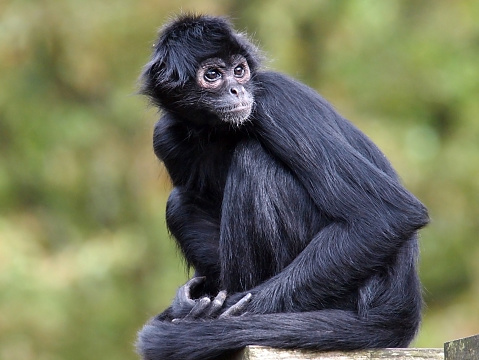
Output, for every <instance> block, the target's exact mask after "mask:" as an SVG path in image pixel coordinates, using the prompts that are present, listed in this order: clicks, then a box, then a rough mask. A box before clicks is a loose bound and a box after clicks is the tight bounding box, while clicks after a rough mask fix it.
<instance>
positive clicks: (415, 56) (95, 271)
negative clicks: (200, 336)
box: [0, 0, 479, 360]
mask: <svg viewBox="0 0 479 360" xmlns="http://www.w3.org/2000/svg"><path fill="white" fill-rule="evenodd" d="M181 10H183V11H196V12H203V13H210V14H213V15H229V16H230V17H231V18H232V20H233V22H234V24H235V26H236V28H237V29H239V30H244V31H247V32H248V33H249V34H250V35H251V36H252V37H253V38H254V40H255V42H256V43H257V44H258V45H259V46H260V47H261V48H262V49H263V50H264V51H265V54H266V56H267V57H268V59H269V61H267V62H266V64H265V67H267V68H272V69H275V70H279V71H282V72H285V73H287V74H289V75H291V76H293V77H295V78H297V79H299V80H301V81H303V82H305V83H307V84H308V85H310V86H312V87H314V88H315V89H317V90H318V91H319V92H320V93H321V94H322V95H323V96H324V97H326V98H327V99H328V100H329V101H331V102H332V103H333V104H334V105H335V107H336V108H337V109H338V110H339V112H340V113H342V114H343V115H345V116H346V117H347V118H349V119H350V120H352V121H353V122H354V123H355V124H357V125H358V126H359V127H360V128H361V129H362V130H363V131H364V132H365V133H366V134H368V135H369V136H370V137H371V138H372V139H373V140H374V141H375V142H376V143H377V144H378V145H379V146H380V148H381V149H382V150H383V151H384V152H385V153H386V155H387V156H388V157H389V158H390V160H391V162H392V163H393V165H394V166H395V168H396V169H397V171H398V172H399V174H400V175H401V177H402V179H403V181H404V183H405V184H406V186H407V187H408V188H409V189H410V190H411V191H412V192H413V193H414V194H416V195H417V196H418V197H419V198H420V199H421V200H422V201H423V202H424V203H425V204H426V205H427V206H428V208H429V209H430V214H431V218H432V222H431V224H430V225H429V226H428V228H427V229H425V230H424V231H422V232H421V249H422V257H421V268H420V272H421V277H422V280H423V283H424V296H425V300H426V304H427V307H426V309H425V313H424V321H423V326H422V330H421V332H420V334H419V336H418V338H417V341H416V342H415V344H414V346H419V347H442V344H443V342H444V341H448V340H452V339H455V338H458V337H463V336H468V335H472V334H474V333H479V306H478V305H477V304H478V300H477V299H478V298H479V260H478V259H479V241H478V240H479V239H478V234H479V120H478V114H479V101H478V98H479V2H477V1H473V0H471V1H461V0H459V1H454V2H452V1H448V0H434V1H432V0H428V1H421V2H417V1H412V0H403V1H399V0H392V1H379V0H376V1H373V0H365V1H316V0H306V1H290V0H276V1H253V0H249V1H245V0H242V1H233V0H229V1H222V2H215V1H206V0H205V1H198V0H197V1H181V2H179V1H172V0H171V1H170V0H162V1H161V2H160V1H153V0H140V1H137V0H135V1H134V0H115V1H113V0H106V1H92V0H81V1H80V0H65V1H54V0H36V1H26V0H24V1H20V0H16V1H0V87H1V88H0V358H1V359H16V360H30V359H32V360H33V359H35V360H57V359H71V360H80V359H92V358H98V357H101V358H104V359H136V358H137V355H136V354H135V353H134V347H133V344H134V341H135V337H136V331H137V330H138V329H139V328H140V327H141V325H142V324H143V323H144V322H145V321H146V320H147V319H148V318H149V317H150V316H152V315H154V314H155V313H157V312H159V311H161V310H162V309H164V308H165V307H166V306H167V305H168V303H169V302H170V301H171V299H172V297H173V296H174V292H175V289H176V287H177V286H179V285H180V284H182V283H183V282H184V281H185V279H186V278H187V276H188V274H187V271H186V269H185V266H184V264H183V263H182V260H181V257H180V256H179V254H178V252H177V251H176V249H175V246H174V244H173V242H172V241H171V240H170V239H169V237H168V234H167V231H166V229H165V220H164V208H165V201H166V198H167V194H168V192H169V190H170V183H169V180H168V178H167V174H166V171H165V170H164V169H163V168H162V165H161V164H159V163H158V161H157V160H156V159H155V157H154V155H153V152H152V149H151V134H152V127H153V124H154V122H155V121H156V119H157V117H158V115H157V113H156V111H155V110H154V109H152V108H149V107H148V106H147V102H146V100H145V99H143V98H141V97H140V96H138V95H136V94H135V92H136V90H137V83H136V81H137V78H138V75H139V73H140V71H141V67H142V66H143V65H144V64H145V63H146V62H147V60H148V58H149V55H150V51H151V46H152V44H153V41H154V39H155V37H156V31H157V29H158V28H159V27H160V25H161V24H163V23H164V22H165V21H166V20H167V19H169V18H170V17H171V16H172V15H173V14H175V13H176V14H177V13H179V12H180V11H181Z"/></svg>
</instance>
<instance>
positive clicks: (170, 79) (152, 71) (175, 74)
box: [141, 47, 188, 95]
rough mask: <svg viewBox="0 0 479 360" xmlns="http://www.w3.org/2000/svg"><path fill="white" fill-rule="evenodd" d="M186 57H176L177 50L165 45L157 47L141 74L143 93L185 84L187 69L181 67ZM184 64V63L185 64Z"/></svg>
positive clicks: (170, 88) (174, 87)
mask: <svg viewBox="0 0 479 360" xmlns="http://www.w3.org/2000/svg"><path fill="white" fill-rule="evenodd" d="M183 63H184V59H176V57H175V51H168V49H165V48H164V47H160V48H157V49H156V51H155V53H154V54H153V57H152V59H151V61H150V62H148V63H147V64H146V65H145V67H144V68H143V73H142V75H141V80H142V82H143V84H142V91H141V92H142V93H144V94H146V95H149V94H151V93H152V92H156V91H162V90H166V91H169V90H172V89H176V88H179V87H181V86H183V85H184V84H185V83H186V81H187V80H188V75H187V74H186V71H185V69H184V68H183V69H182V68H181V66H182V64H183ZM183 66H184V65H183Z"/></svg>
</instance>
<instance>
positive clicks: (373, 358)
mask: <svg viewBox="0 0 479 360" xmlns="http://www.w3.org/2000/svg"><path fill="white" fill-rule="evenodd" d="M235 359H236V360H260V359H261V360H385V359H388V360H444V350H443V349H414V348H411V349H378V350H361V351H348V352H343V351H333V352H318V351H305V350H282V349H272V348H267V347H262V346H248V347H246V348H245V349H244V350H243V351H242V352H241V354H239V355H238V357H236V358H235ZM478 359H479V358H475V359H474V360H478ZM454 360H455V359H454Z"/></svg>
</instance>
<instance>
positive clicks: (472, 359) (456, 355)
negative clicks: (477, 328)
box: [444, 335, 479, 360]
mask: <svg viewBox="0 0 479 360" xmlns="http://www.w3.org/2000/svg"><path fill="white" fill-rule="evenodd" d="M444 355H445V359H446V360H478V359H479V335H474V336H470V337H467V338H464V339H458V340H454V341H450V342H447V343H445V344H444Z"/></svg>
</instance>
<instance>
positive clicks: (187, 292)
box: [177, 277, 205, 306]
mask: <svg viewBox="0 0 479 360" xmlns="http://www.w3.org/2000/svg"><path fill="white" fill-rule="evenodd" d="M203 281H205V277H194V278H192V279H191V280H189V281H188V282H187V283H186V284H185V285H183V286H182V287H181V288H179V289H178V293H177V298H178V300H179V301H180V303H187V304H190V305H191V306H194V305H195V301H194V300H192V299H191V289H192V288H194V287H195V286H198V285H199V284H201V283H202V282H203Z"/></svg>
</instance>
